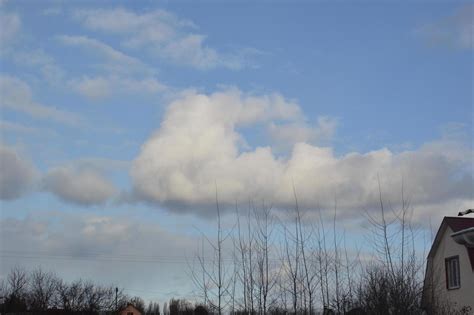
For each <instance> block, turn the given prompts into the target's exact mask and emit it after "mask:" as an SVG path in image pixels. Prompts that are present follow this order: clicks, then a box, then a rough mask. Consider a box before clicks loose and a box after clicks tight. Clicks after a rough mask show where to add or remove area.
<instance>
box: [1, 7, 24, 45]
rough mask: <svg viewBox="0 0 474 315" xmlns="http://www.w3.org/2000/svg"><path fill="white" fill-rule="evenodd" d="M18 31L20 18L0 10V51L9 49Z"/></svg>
mask: <svg viewBox="0 0 474 315" xmlns="http://www.w3.org/2000/svg"><path fill="white" fill-rule="evenodd" d="M20 29H21V19H20V16H19V15H18V14H15V13H9V12H4V11H3V10H2V8H0V51H3V50H6V49H8V48H9V46H10V45H11V44H12V42H13V41H14V40H15V39H16V37H17V35H18V33H19V31H20Z"/></svg>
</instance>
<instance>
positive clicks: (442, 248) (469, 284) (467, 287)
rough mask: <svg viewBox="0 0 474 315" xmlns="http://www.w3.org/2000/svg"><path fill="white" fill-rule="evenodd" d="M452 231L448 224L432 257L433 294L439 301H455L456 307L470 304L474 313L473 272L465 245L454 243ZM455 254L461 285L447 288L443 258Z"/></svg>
mask: <svg viewBox="0 0 474 315" xmlns="http://www.w3.org/2000/svg"><path fill="white" fill-rule="evenodd" d="M452 233H453V231H452V230H451V228H450V227H449V226H448V227H447V229H446V231H445V232H444V235H443V236H442V239H441V242H440V244H439V247H438V249H437V251H436V254H435V255H434V257H433V265H432V266H433V268H434V270H433V271H434V272H433V276H434V279H433V282H434V283H436V284H437V285H436V291H435V292H436V293H435V294H436V295H437V297H438V298H439V299H440V300H441V301H443V300H446V299H447V301H449V302H450V303H455V304H456V306H457V307H463V306H470V307H471V309H472V311H473V314H474V272H473V271H472V267H471V263H470V261H469V256H468V253H467V249H466V247H465V246H464V245H460V244H458V243H456V242H455V241H454V240H453V238H452V237H451V236H450V235H451V234H452ZM456 255H459V268H460V276H461V287H460V288H459V289H454V290H448V289H447V288H446V271H445V259H446V258H448V257H451V256H456Z"/></svg>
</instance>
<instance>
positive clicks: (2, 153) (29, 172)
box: [0, 144, 38, 200]
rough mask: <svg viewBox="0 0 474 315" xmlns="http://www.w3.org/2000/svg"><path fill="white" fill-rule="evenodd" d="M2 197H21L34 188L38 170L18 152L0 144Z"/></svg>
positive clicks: (0, 192)
mask: <svg viewBox="0 0 474 315" xmlns="http://www.w3.org/2000/svg"><path fill="white" fill-rule="evenodd" d="M0 170H1V171H0V199H2V200H12V199H16V198H19V197H21V196H22V195H23V194H25V193H26V192H28V191H29V190H31V189H32V188H33V185H34V183H35V181H36V179H37V175H38V172H37V171H36V169H35V167H34V166H33V165H32V164H31V163H30V162H29V161H28V160H26V159H25V158H24V157H22V156H21V155H20V154H18V152H17V151H16V150H15V149H13V148H11V147H7V146H4V145H1V144H0Z"/></svg>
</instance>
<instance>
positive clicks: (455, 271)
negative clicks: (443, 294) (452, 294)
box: [445, 256, 461, 290]
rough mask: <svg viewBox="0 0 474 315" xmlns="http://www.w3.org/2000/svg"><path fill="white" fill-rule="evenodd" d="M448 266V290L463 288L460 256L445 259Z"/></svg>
mask: <svg viewBox="0 0 474 315" xmlns="http://www.w3.org/2000/svg"><path fill="white" fill-rule="evenodd" d="M445 265H446V287H447V288H448V290H452V289H458V288H460V287H461V275H460V272H459V256H453V257H448V258H446V259H445Z"/></svg>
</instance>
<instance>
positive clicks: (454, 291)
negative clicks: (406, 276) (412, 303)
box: [422, 217, 474, 314]
mask: <svg viewBox="0 0 474 315" xmlns="http://www.w3.org/2000/svg"><path fill="white" fill-rule="evenodd" d="M422 305H423V307H424V309H425V310H426V311H427V313H428V314H432V313H435V312H434V310H437V312H442V311H441V310H442V309H444V310H446V311H448V309H449V310H452V309H458V310H459V309H462V308H463V307H465V308H466V309H469V307H470V313H469V314H474V313H473V312H474V217H444V219H443V221H442V222H441V226H440V227H439V230H438V232H437V233H436V237H435V239H434V242H433V245H432V246H431V250H430V252H429V254H428V258H427V262H426V273H425V279H424V285H423V297H422Z"/></svg>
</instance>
